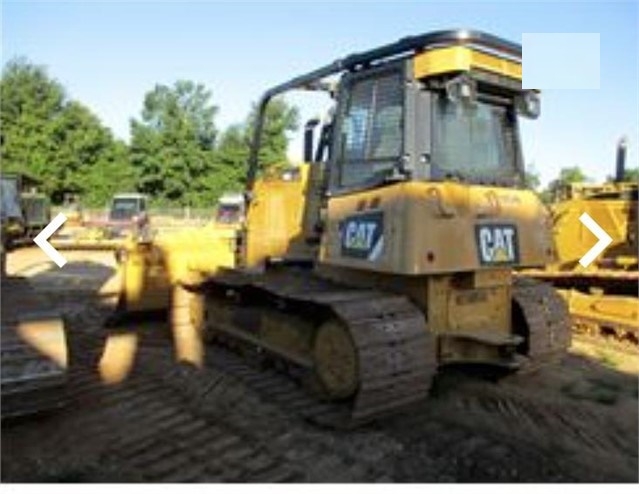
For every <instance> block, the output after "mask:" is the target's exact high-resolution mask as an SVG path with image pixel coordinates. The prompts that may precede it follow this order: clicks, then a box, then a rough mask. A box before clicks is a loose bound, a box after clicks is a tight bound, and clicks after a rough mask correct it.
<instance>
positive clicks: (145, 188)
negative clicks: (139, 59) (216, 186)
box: [130, 81, 217, 205]
mask: <svg viewBox="0 0 639 494" xmlns="http://www.w3.org/2000/svg"><path fill="white" fill-rule="evenodd" d="M210 99H211V93H210V92H209V91H207V90H206V89H205V88H204V86H203V85H201V84H195V83H193V82H191V81H177V82H176V83H175V84H174V85H173V86H172V87H168V86H164V85H156V86H155V88H154V89H153V90H152V91H150V92H148V93H147V94H146V96H145V98H144V105H143V109H142V115H141V120H139V121H138V120H132V121H131V149H130V157H131V163H132V164H133V166H134V168H135V169H136V173H137V176H138V177H139V179H138V188H139V189H140V190H141V191H142V192H145V193H148V194H150V195H151V196H153V197H154V198H155V199H156V200H157V201H158V202H163V203H174V204H180V205H204V204H207V203H209V202H210V201H212V200H213V199H214V195H213V193H214V191H213V190H212V189H211V180H210V175H211V173H212V172H213V170H214V166H213V158H214V156H213V151H214V146H215V138H216V133H217V132H216V129H215V125H214V117H215V114H216V113H217V107H216V106H214V105H212V104H211V103H210Z"/></svg>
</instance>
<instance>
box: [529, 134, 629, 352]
mask: <svg viewBox="0 0 639 494" xmlns="http://www.w3.org/2000/svg"><path fill="white" fill-rule="evenodd" d="M625 156H626V141H625V139H621V140H620V141H619V144H618V146H617V163H616V172H615V179H614V180H613V181H610V182H607V183H603V184H583V183H579V184H568V185H566V186H564V187H563V188H561V189H560V190H558V191H557V198H558V200H557V202H556V203H555V204H554V205H553V206H552V215H553V236H554V241H555V245H556V249H557V262H556V263H554V264H551V265H550V266H548V267H547V268H546V269H545V270H543V271H540V270H528V271H526V272H525V273H526V275H529V276H533V277H535V278H537V279H541V280H546V281H549V282H552V283H553V284H554V285H556V286H557V287H558V288H560V293H561V295H562V296H563V297H564V298H565V299H566V301H567V302H568V305H569V309H570V313H571V315H572V317H573V321H574V328H575V329H576V330H577V331H579V332H582V333H586V334H589V335H591V336H606V337H611V338H613V339H614V340H616V341H618V342H623V343H628V344H630V345H634V346H636V345H637V344H638V343H639V298H637V290H638V287H639V285H638V283H639V270H638V268H637V249H638V248H639V247H638V244H637V232H638V227H637V189H638V187H639V184H638V183H637V182H629V181H626V180H625V179H624V175H625ZM583 213H588V215H590V217H591V218H593V219H594V220H595V221H596V222H597V223H598V224H599V225H600V226H601V228H603V229H604V230H605V231H606V232H607V233H608V234H609V235H610V236H611V237H612V243H611V244H610V245H609V246H608V247H607V248H606V250H605V251H604V253H603V254H602V255H601V256H600V257H599V258H597V259H595V261H594V262H593V263H592V264H590V265H589V266H588V267H583V266H581V264H580V263H579V259H581V257H582V256H583V255H584V254H585V253H586V252H588V251H589V250H590V248H591V247H592V246H593V245H595V243H597V240H598V239H597V237H595V235H594V234H593V233H592V232H591V231H590V230H589V229H588V228H586V227H585V226H584V225H583V224H582V223H581V221H579V217H580V216H581V215H582V214H583Z"/></svg>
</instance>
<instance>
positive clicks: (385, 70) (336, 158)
mask: <svg viewBox="0 0 639 494" xmlns="http://www.w3.org/2000/svg"><path fill="white" fill-rule="evenodd" d="M390 74H393V75H399V79H400V83H401V85H402V87H401V89H400V90H401V92H402V115H401V129H400V139H401V140H400V144H399V153H398V156H397V161H398V162H399V161H400V160H401V159H402V157H403V156H404V154H405V150H406V144H407V136H406V130H407V118H408V117H409V115H408V112H407V108H408V103H409V102H408V101H407V98H408V96H407V91H406V87H407V84H406V82H407V81H406V74H407V69H406V60H394V61H392V62H388V63H385V64H383V65H380V66H378V67H367V68H366V69H365V70H363V71H356V72H349V73H346V74H345V75H344V76H343V77H342V80H341V81H340V89H339V93H338V111H337V118H336V120H335V127H334V132H335V134H334V135H335V138H334V139H333V143H332V149H331V153H330V155H331V159H330V170H331V173H330V182H329V184H330V185H329V193H330V194H331V195H340V194H347V193H350V192H353V191H358V190H365V189H370V188H374V187H377V186H379V185H380V184H381V183H384V182H385V180H384V179H380V178H371V179H369V180H365V181H362V182H360V183H357V184H348V185H344V184H343V183H342V173H343V169H344V165H345V164H347V163H350V161H346V160H344V156H343V153H342V149H343V145H344V139H343V137H342V133H341V128H342V125H343V124H344V120H345V119H346V117H347V114H348V111H349V106H350V102H351V95H352V92H351V90H352V88H353V86H354V85H355V84H358V83H360V82H363V81H366V80H370V79H379V78H381V77H384V76H386V75H390ZM392 159H393V158H385V159H384V158H382V159H369V160H363V162H366V163H370V164H374V163H384V162H390V160H392Z"/></svg>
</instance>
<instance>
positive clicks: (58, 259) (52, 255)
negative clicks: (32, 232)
mask: <svg viewBox="0 0 639 494" xmlns="http://www.w3.org/2000/svg"><path fill="white" fill-rule="evenodd" d="M65 221H67V217H66V216H65V215H64V214H62V213H58V215H57V216H56V217H55V218H53V219H52V220H51V223H49V224H48V225H47V226H45V227H44V229H43V230H42V231H41V232H40V233H38V234H37V235H36V236H35V238H34V239H33V241H34V242H35V244H36V245H37V246H38V247H40V248H41V249H42V251H43V252H44V253H45V254H46V255H47V256H49V259H51V260H52V261H53V262H55V263H56V264H57V265H58V267H59V268H61V267H62V266H64V265H65V264H66V263H67V260H66V259H65V258H64V256H63V255H62V254H60V253H59V252H58V251H57V250H55V249H54V248H53V245H51V244H50V243H49V237H50V236H51V235H53V234H54V233H55V232H56V230H57V229H58V228H60V227H61V226H62V224H63V223H64V222H65Z"/></svg>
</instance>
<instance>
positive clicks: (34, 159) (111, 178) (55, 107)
mask: <svg viewBox="0 0 639 494" xmlns="http://www.w3.org/2000/svg"><path fill="white" fill-rule="evenodd" d="M0 118H1V120H2V129H1V139H0V142H1V147H0V153H1V159H2V167H3V170H7V171H15V172H21V173H27V174H29V175H32V176H33V177H35V178H37V179H39V180H40V181H41V186H40V188H41V189H42V190H43V191H44V192H45V193H47V194H48V195H49V196H50V197H51V198H52V199H53V200H54V201H55V202H59V201H60V200H61V199H62V196H63V193H64V192H66V191H73V192H76V193H79V194H81V195H82V196H83V202H85V204H88V205H93V204H96V203H102V202H104V201H106V197H104V194H107V191H114V190H115V189H116V188H118V187H120V186H121V185H122V183H125V182H126V177H130V176H132V173H131V169H130V166H129V164H128V160H127V153H126V147H124V148H123V144H122V143H120V144H118V143H116V141H115V140H114V139H113V136H112V135H111V132H110V131H109V130H108V129H107V128H105V127H104V126H103V125H102V124H101V123H100V120H99V119H98V118H97V117H96V116H95V115H94V114H93V113H91V111H90V110H89V109H88V108H86V107H85V106H84V105H82V104H81V103H79V102H77V101H70V100H68V98H67V96H66V94H65V91H64V88H63V87H62V86H61V85H60V83H58V82H57V81H55V80H54V79H52V78H50V77H49V75H48V74H47V71H46V69H45V68H43V67H41V66H37V65H33V64H31V63H29V62H28V61H27V60H26V59H24V58H17V59H13V60H11V61H9V62H8V63H7V64H6V66H5V68H4V70H3V73H2V80H1V81H0ZM123 149H124V151H125V152H123ZM129 182H130V183H132V181H129ZM100 191H102V192H100Z"/></svg>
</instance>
